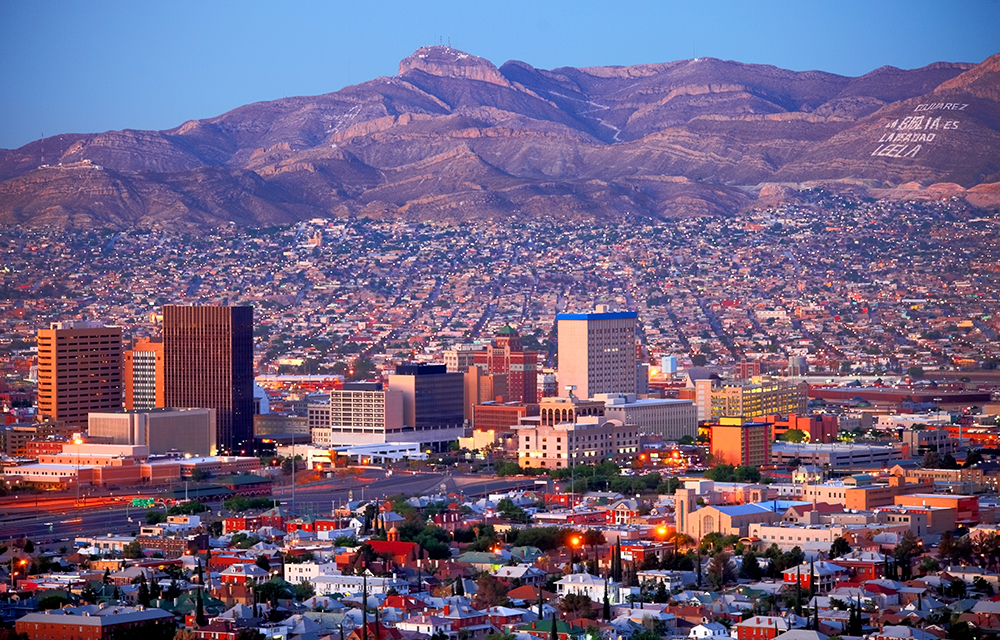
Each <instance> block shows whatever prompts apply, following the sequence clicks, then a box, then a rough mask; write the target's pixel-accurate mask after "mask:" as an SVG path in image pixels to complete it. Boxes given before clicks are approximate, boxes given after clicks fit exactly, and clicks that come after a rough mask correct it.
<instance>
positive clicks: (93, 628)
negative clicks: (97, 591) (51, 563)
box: [14, 605, 174, 640]
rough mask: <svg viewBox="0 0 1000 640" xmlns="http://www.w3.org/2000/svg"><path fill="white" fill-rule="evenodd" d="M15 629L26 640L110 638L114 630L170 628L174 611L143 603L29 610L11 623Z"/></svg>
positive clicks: (104, 639) (102, 639)
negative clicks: (32, 611) (40, 610)
mask: <svg viewBox="0 0 1000 640" xmlns="http://www.w3.org/2000/svg"><path fill="white" fill-rule="evenodd" d="M14 628H15V630H16V632H17V633H19V634H24V635H25V636H26V637H27V638H28V639H29V640H111V639H112V638H114V637H115V636H116V635H117V634H120V633H122V632H124V631H125V630H130V631H131V632H132V633H135V630H136V629H148V630H150V632H151V633H152V632H153V629H157V628H162V629H163V631H162V632H160V633H156V637H159V636H161V635H163V634H164V633H165V632H166V630H167V629H168V628H169V630H170V631H171V632H172V631H173V628H174V615H173V614H172V613H168V612H166V611H164V610H163V609H153V608H145V607H124V606H116V607H105V606H103V605H86V606H82V607H66V608H64V609H50V610H47V611H43V612H39V613H29V614H28V615H26V616H24V617H22V618H19V619H18V620H17V622H15V623H14Z"/></svg>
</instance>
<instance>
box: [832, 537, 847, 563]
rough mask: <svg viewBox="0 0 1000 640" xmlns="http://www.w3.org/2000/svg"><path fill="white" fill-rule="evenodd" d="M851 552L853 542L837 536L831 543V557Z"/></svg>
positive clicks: (838, 556)
mask: <svg viewBox="0 0 1000 640" xmlns="http://www.w3.org/2000/svg"><path fill="white" fill-rule="evenodd" d="M850 552H851V544H850V543H849V542H848V541H847V540H845V539H844V538H841V537H839V536H838V537H836V538H834V540H833V544H831V545H830V559H831V560H833V559H834V558H840V557H842V556H846V555H847V554H849V553H850Z"/></svg>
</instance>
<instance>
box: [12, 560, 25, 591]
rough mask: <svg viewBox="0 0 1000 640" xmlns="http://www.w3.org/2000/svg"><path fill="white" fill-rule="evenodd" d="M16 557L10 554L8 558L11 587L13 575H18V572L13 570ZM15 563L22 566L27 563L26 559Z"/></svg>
mask: <svg viewBox="0 0 1000 640" xmlns="http://www.w3.org/2000/svg"><path fill="white" fill-rule="evenodd" d="M16 559H17V558H15V557H14V556H11V558H10V586H11V587H13V586H14V577H15V576H17V575H18V573H17V572H16V571H14V560H16ZM17 564H18V566H21V567H23V566H25V565H27V564H28V561H27V560H18V562H17Z"/></svg>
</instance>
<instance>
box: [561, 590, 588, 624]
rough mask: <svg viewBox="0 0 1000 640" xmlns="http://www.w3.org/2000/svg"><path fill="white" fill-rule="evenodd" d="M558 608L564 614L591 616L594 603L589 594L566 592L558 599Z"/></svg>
mask: <svg viewBox="0 0 1000 640" xmlns="http://www.w3.org/2000/svg"><path fill="white" fill-rule="evenodd" d="M558 606H559V610H560V611H562V612H563V613H564V614H567V615H569V614H573V613H575V614H577V615H580V616H583V617H585V618H589V617H591V610H592V609H593V606H594V603H593V602H592V601H591V600H590V596H588V595H586V594H580V593H567V594H566V595H565V596H563V598H562V600H560V601H559V605H558Z"/></svg>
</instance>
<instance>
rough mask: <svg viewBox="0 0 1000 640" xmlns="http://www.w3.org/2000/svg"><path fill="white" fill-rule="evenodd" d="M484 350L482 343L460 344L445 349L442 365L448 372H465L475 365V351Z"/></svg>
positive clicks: (484, 346) (480, 351)
mask: <svg viewBox="0 0 1000 640" xmlns="http://www.w3.org/2000/svg"><path fill="white" fill-rule="evenodd" d="M483 351H486V345H484V344H460V345H457V346H456V347H454V348H453V349H445V351H444V352H443V355H444V366H445V369H447V370H448V373H465V372H466V371H468V370H469V367H474V366H476V353H482V352H483Z"/></svg>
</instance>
